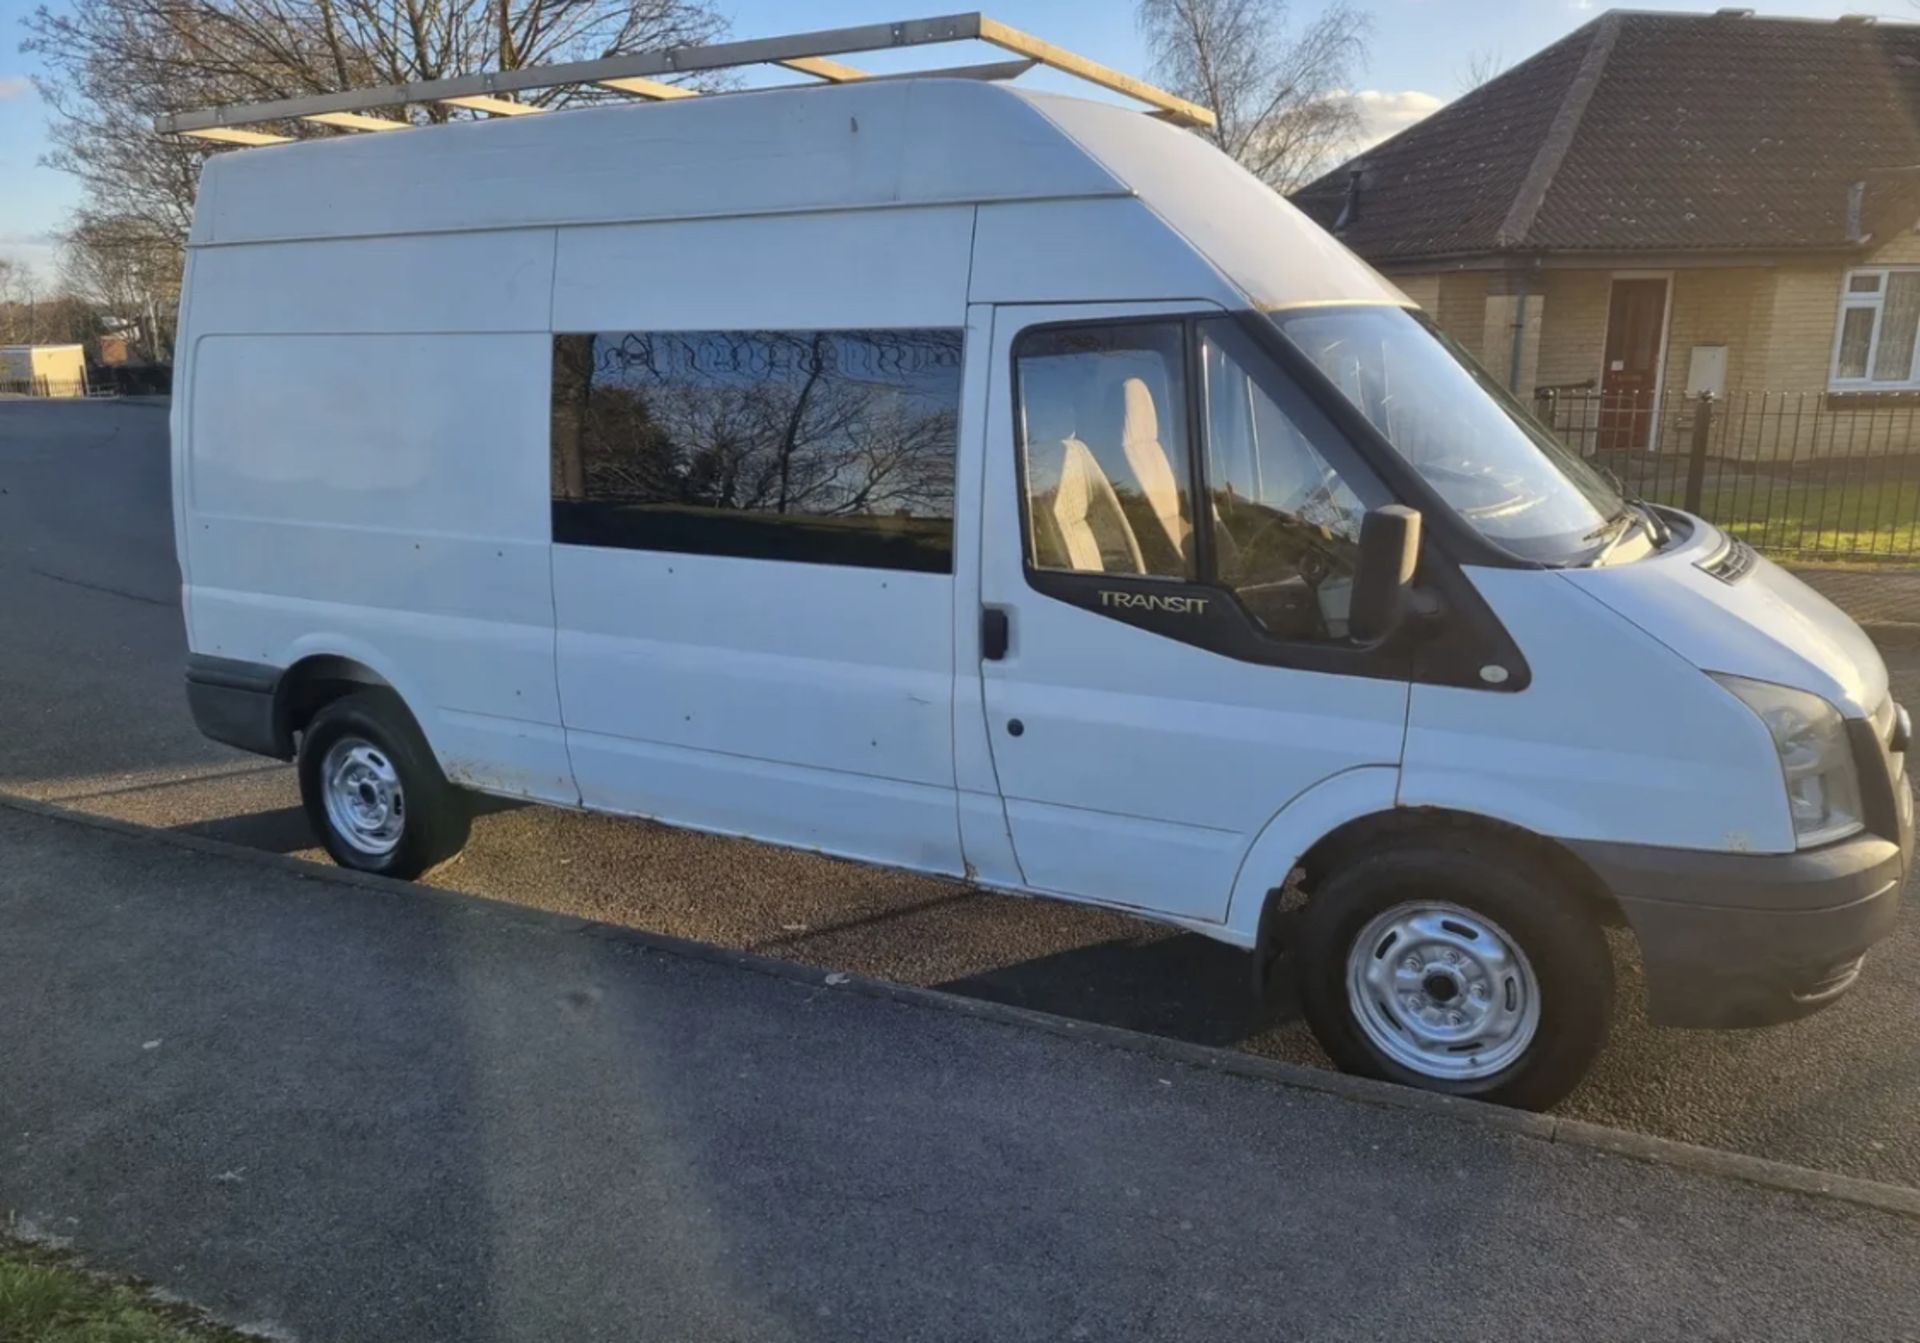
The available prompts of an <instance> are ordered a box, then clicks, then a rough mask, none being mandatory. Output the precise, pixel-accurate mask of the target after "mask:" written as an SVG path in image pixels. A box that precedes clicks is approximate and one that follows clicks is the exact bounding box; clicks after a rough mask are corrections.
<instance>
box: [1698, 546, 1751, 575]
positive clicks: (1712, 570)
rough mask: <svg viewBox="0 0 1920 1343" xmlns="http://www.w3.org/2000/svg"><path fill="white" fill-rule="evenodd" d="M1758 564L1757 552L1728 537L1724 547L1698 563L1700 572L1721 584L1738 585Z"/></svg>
mask: <svg viewBox="0 0 1920 1343" xmlns="http://www.w3.org/2000/svg"><path fill="white" fill-rule="evenodd" d="M1759 562H1760V555H1759V552H1757V551H1756V550H1754V548H1753V547H1752V546H1750V545H1748V544H1747V543H1746V542H1745V541H1742V540H1740V539H1738V538H1737V537H1732V536H1729V537H1728V538H1727V539H1726V543H1725V544H1724V545H1722V546H1721V547H1720V548H1719V549H1718V550H1716V551H1714V552H1713V554H1711V555H1709V556H1707V558H1705V559H1704V560H1701V561H1700V571H1701V572H1702V573H1706V574H1711V575H1713V577H1715V578H1717V579H1719V580H1720V581H1721V582H1722V583H1738V582H1739V581H1740V580H1741V579H1743V578H1745V577H1746V576H1747V575H1748V574H1750V573H1752V572H1753V566H1754V565H1755V564H1758V563H1759Z"/></svg>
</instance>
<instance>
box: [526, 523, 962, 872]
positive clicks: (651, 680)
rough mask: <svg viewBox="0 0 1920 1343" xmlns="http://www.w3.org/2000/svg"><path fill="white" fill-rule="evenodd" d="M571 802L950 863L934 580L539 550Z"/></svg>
mask: <svg viewBox="0 0 1920 1343" xmlns="http://www.w3.org/2000/svg"><path fill="white" fill-rule="evenodd" d="M553 590H554V593H555V598H556V607H555V613H556V616H557V621H558V630H559V642H558V666H559V679H560V699H561V703H562V704H563V705H564V706H565V721H566V726H567V736H568V740H569V742H570V743H571V749H572V754H573V767H574V773H575V776H576V778H577V779H578V781H579V785H580V796H581V799H582V801H583V802H584V803H585V804H586V805H587V806H589V807H595V808H601V809H605V810H609V811H619V812H626V813H629V814H634V815H642V816H651V817H657V818H658V819H660V820H663V821H669V822H672V823H674V824H678V825H688V826H692V827H694V828H696V829H701V830H714V831H721V832H725V833H729V834H747V835H754V836H756V837H758V838H761V839H768V840H772V841H773V842H775V843H781V844H791V845H796V846H799V847H802V848H813V849H820V850H822V851H825V852H829V853H836V854H842V855H845V856H848V857H853V858H861V859H865V860H868V861H872V862H884V863H893V864H897V865H899V866H903V867H911V868H914V869H916V870H919V871H928V872H944V873H952V874H959V873H960V872H961V871H962V870H963V861H962V858H961V854H960V840H959V828H958V820H957V816H956V812H955V800H954V795H953V790H954V784H953V582H952V579H951V578H949V577H948V576H946V575H944V574H919V573H905V572H899V571H893V570H879V569H860V568H850V567H846V566H841V565H825V564H798V563H783V564H777V565H769V564H766V563H762V562H759V561H754V560H746V559H738V558H734V557H731V556H718V555H686V554H672V553H665V552H658V551H645V550H610V549H600V548H597V547H589V546H564V545H563V546H555V547H554V548H553Z"/></svg>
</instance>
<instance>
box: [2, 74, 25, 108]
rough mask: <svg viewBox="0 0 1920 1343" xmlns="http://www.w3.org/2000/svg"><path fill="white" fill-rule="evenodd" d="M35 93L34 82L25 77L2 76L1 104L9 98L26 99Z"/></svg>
mask: <svg viewBox="0 0 1920 1343" xmlns="http://www.w3.org/2000/svg"><path fill="white" fill-rule="evenodd" d="M32 92H33V81H32V80H31V79H28V78H27V77H26V76H25V75H0V103H4V102H5V101H7V99H9V98H24V97H26V96H27V95H28V94H29V93H32Z"/></svg>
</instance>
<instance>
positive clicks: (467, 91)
mask: <svg viewBox="0 0 1920 1343" xmlns="http://www.w3.org/2000/svg"><path fill="white" fill-rule="evenodd" d="M966 41H981V42H986V43H990V44H991V45H993V46H996V47H999V48H1001V49H1002V50H1005V51H1010V52H1012V53H1013V54H1014V55H1015V56H1017V57H1019V58H1020V59H1019V60H1015V61H1005V62H1000V63H998V64H992V65H974V66H963V67H960V68H957V69H946V70H926V71H916V72H913V73H912V74H908V75H888V76H871V75H869V74H868V73H867V72H866V71H864V70H861V69H859V68H857V67H855V66H852V65H847V64H843V63H842V62H840V61H838V60H836V59H834V58H835V57H838V56H849V55H854V54H857V53H859V52H863V51H885V50H889V49H891V48H895V47H914V46H926V45H931V44H934V43H940V42H966ZM742 65H778V66H782V67H784V68H786V69H788V70H793V71H797V72H799V73H801V74H806V75H812V76H813V77H814V78H816V79H818V80H821V81H823V82H824V83H829V84H843V83H849V82H851V81H854V80H863V79H869V78H887V79H904V78H925V77H928V76H933V75H939V76H947V77H956V76H958V77H965V78H971V79H1010V78H1013V77H1015V76H1017V75H1020V74H1023V73H1025V72H1026V71H1027V70H1030V69H1032V68H1033V66H1035V65H1045V66H1049V67H1051V68H1052V69H1055V70H1059V71H1062V72H1063V73H1066V74H1070V75H1074V76H1076V77H1078V78H1080V79H1083V80H1086V81H1087V82H1088V83H1090V84H1095V85H1098V86H1099V87H1101V88H1103V89H1107V90H1109V91H1110V92H1113V93H1120V94H1125V95H1126V96H1127V97H1129V98H1133V99H1135V100H1137V101H1139V102H1142V103H1145V104H1147V106H1148V107H1150V108H1151V109H1153V111H1152V115H1154V116H1157V117H1160V118H1162V119H1164V120H1167V121H1171V122H1173V123H1175V124H1176V125H1181V126H1211V125H1213V124H1214V115H1213V113H1212V112H1210V111H1208V110H1207V109H1206V108H1204V107H1201V106H1199V105H1198V104H1196V103H1191V102H1188V101H1187V100H1186V99H1184V98H1179V97H1175V96H1174V95H1173V94H1171V93H1168V92H1167V91H1166V90H1165V89H1161V88H1156V87H1155V86H1153V85H1152V84H1148V83H1146V82H1144V81H1142V80H1138V79H1135V78H1133V76H1131V75H1126V74H1122V73H1121V72H1120V71H1118V70H1114V69H1111V68H1110V67H1108V66H1105V65H1101V64H1100V63H1099V62H1098V61H1091V60H1088V59H1087V58H1086V57H1084V56H1078V55H1075V54H1074V53H1073V52H1071V51H1067V50H1065V49H1064V48H1061V47H1056V46H1054V45H1053V44H1052V43H1051V42H1043V41H1041V40H1040V39H1039V38H1037V37H1034V36H1032V35H1030V34H1028V33H1023V32H1021V31H1020V30H1019V29H1017V28H1010V27H1008V26H1007V25H1006V24H1004V23H1001V22H999V21H998V20H996V19H990V18H988V17H987V16H986V15H984V14H979V13H972V14H950V15H947V16H946V17H944V18H933V19H909V20H905V21H903V22H900V23H870V24H863V25H861V26H858V27H853V28H829V29H825V30H823V31H820V32H812V33H793V34H789V35H787V36H785V37H763V38H755V39H753V40H751V41H744V42H716V43H711V44H709V45H706V46H695V47H671V48H668V49H666V50H664V51H637V52H632V53H629V54H627V55H624V56H607V57H603V58H601V59H599V60H591V61H568V62H565V63H563V64H559V65H538V66H523V67H521V68H520V69H517V70H496V71H493V72H492V73H490V74H478V75H458V76H455V77H453V78H451V79H430V80H425V81H421V82H418V83H411V84H388V85H384V86H381V87H377V88H367V89H349V90H345V91H343V92H340V93H319V94H310V95H308V96H306V97H301V98H282V99H278V100H276V101H273V102H263V103H238V104H232V105H229V106H223V107H208V108H202V109H200V110H198V111H193V112H176V113H173V114H171V115H167V116H162V117H158V118H156V119H155V121H154V128H155V129H156V130H158V131H160V132H161V133H162V134H165V135H189V136H194V137H197V138H199V139H203V140H214V141H219V142H221V143H225V144H236V145H272V144H284V143H287V142H288V141H290V140H292V139H293V138H294V137H292V136H289V135H281V134H277V133H275V132H272V131H263V130H250V129H248V127H250V126H259V125H261V124H263V123H275V122H285V121H307V122H313V123H316V124H319V125H324V126H333V127H336V128H338V129H340V130H345V131H361V132H366V131H397V130H405V129H407V128H408V127H409V126H411V125H412V124H413V123H411V122H407V121H399V120H395V119H393V118H392V117H390V116H376V115H372V113H374V112H376V111H378V110H381V109H390V108H394V107H401V106H404V105H406V104H408V103H438V104H440V105H442V106H445V107H464V108H468V109H471V110H473V111H477V112H485V113H488V114H491V115H493V116H528V115H532V114H536V113H542V112H545V111H547V110H548V109H546V108H544V107H541V106H539V105H537V104H533V103H523V102H517V101H515V100H514V99H512V98H510V97H506V96H504V95H507V94H512V93H517V92H519V91H521V90H523V89H546V88H553V87H556V86H558V85H562V84H592V85H597V86H599V87H600V88H605V89H612V90H615V91H617V92H620V93H625V94H630V95H632V96H634V97H636V98H641V99H649V100H659V99H670V98H692V97H696V96H703V95H700V94H699V93H698V91H697V90H695V89H690V88H686V87H683V86H681V85H678V84H669V83H665V82H663V81H661V80H660V79H659V78H656V76H661V75H676V74H691V73H694V72H696V71H702V70H722V69H728V68H731V67H734V66H742Z"/></svg>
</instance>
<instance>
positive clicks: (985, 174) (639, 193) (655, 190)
mask: <svg viewBox="0 0 1920 1343" xmlns="http://www.w3.org/2000/svg"><path fill="white" fill-rule="evenodd" d="M1144 120H1145V118H1142V121H1144ZM1127 193H1128V188H1127V186H1126V185H1125V184H1123V183H1121V182H1120V181H1118V180H1117V179H1116V178H1115V177H1114V176H1113V174H1112V173H1111V172H1108V171H1107V170H1105V169H1104V168H1102V167H1101V165H1100V164H1099V163H1097V162H1095V161H1094V160H1093V159H1091V158H1089V157H1088V156H1087V155H1086V154H1085V153H1084V152H1083V151H1082V150H1081V149H1080V148H1079V146H1077V145H1076V144H1074V143H1073V141H1072V140H1070V139H1069V138H1068V137H1067V136H1065V135H1063V134H1061V133H1060V131H1059V129H1058V128H1057V127H1056V126H1055V125H1054V123H1053V122H1051V121H1050V120H1048V119H1047V118H1046V117H1044V116H1042V115H1041V114H1040V113H1039V112H1038V111H1037V110H1035V108H1033V107H1032V106H1031V105H1030V104H1029V103H1028V102H1027V101H1026V100H1025V99H1023V98H1021V97H1020V96H1019V95H1017V94H1015V93H1013V92H1012V91H1010V90H1007V89H1004V88H1001V87H998V86H997V85H994V84H990V83H983V82H980V81H976V80H962V79H927V80H913V81H891V80H885V81H883V80H870V81H859V82H852V83H847V84H841V85H838V86H835V87H832V88H811V87H810V88H788V89H769V90H766V91H764V92H757V93H752V94H741V95H737V96H729V97H724V98H683V99H676V100H673V101H669V102H660V103H652V104H648V105H646V106H639V107H636V106H618V105H614V106H604V107H588V108H575V109H573V110H570V111H564V112H549V113H546V114H545V115H543V116H537V117H515V118H511V119H509V118H494V119H491V120H474V121H455V122H449V123H447V124H445V125H439V126H431V127H422V128H418V129H413V130H408V131H404V132H402V131H394V132H391V133H388V134H383V135H341V136H330V137H326V138H324V139H313V140H308V141H305V142H304V143H300V144H292V145H271V146H267V147H265V148H261V149H256V150H249V151H248V152H247V153H245V154H215V155H213V156H211V157H210V158H209V159H208V160H207V162H206V166H205V168H204V169H203V176H202V179H201V186H200V200H199V204H198V207H197V208H196V210H195V211H194V222H193V232H192V235H191V238H190V245H191V246H195V247H204V246H208V245H212V244H220V243H232V242H262V241H283V240H286V239H290V238H311V237H334V238H339V237H373V236H383V235H389V234H403V233H449V232H471V231H481V230H487V229H511V228H527V227H543V228H551V227H554V226H566V225H570V224H603V223H624V222H633V221H641V220H660V219H696V218H718V217H723V216H728V215H746V214H795V213H806V212H811V211H817V210H833V209H850V208H852V209H862V208H867V209H876V208H890V207H896V206H903V205H929V204H953V203H957V202H960V203H966V204H972V203H974V202H977V201H989V200H1021V199H1048V198H1057V197H1071V196H1105V195H1126V194H1127ZM1308 227H1310V226H1308Z"/></svg>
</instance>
